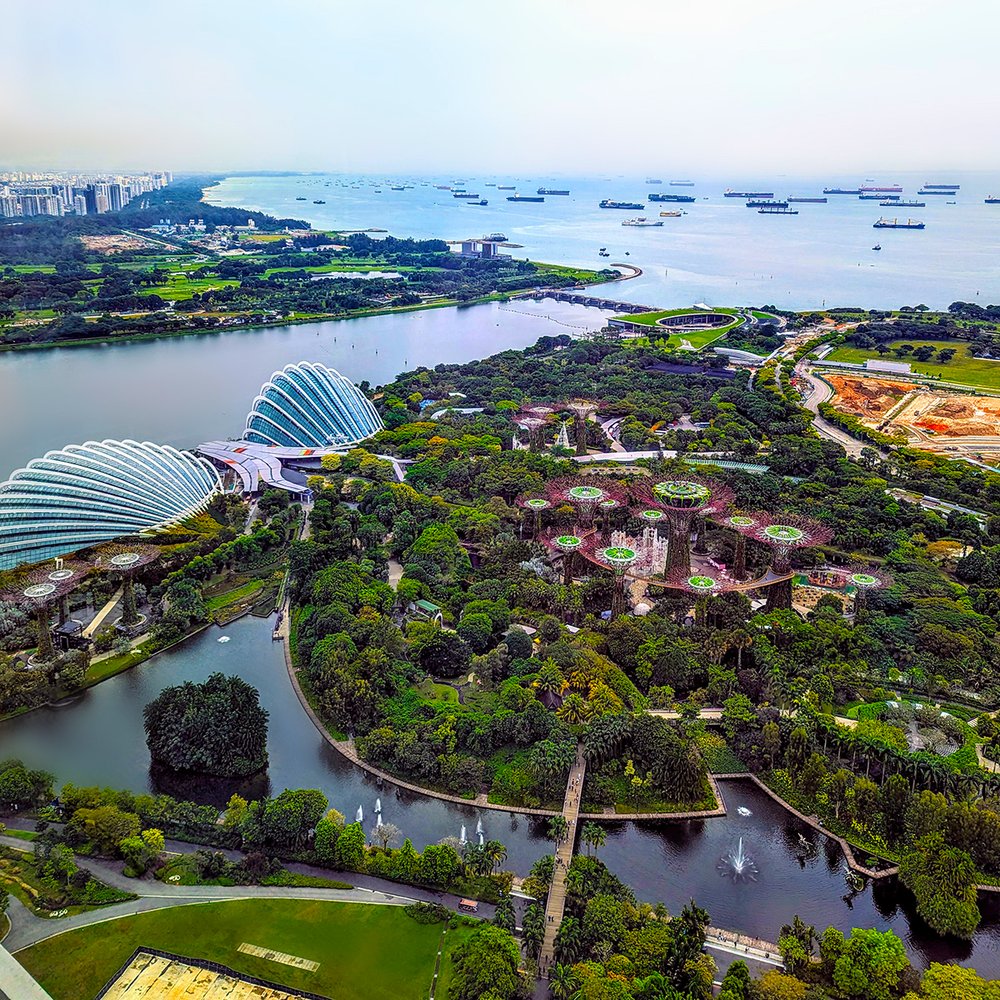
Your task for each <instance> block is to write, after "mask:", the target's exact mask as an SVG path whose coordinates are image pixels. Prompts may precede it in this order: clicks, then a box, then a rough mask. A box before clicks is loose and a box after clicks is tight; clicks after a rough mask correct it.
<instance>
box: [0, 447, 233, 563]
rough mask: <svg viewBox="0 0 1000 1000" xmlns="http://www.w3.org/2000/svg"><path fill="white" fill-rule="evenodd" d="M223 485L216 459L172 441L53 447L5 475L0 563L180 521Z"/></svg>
mask: <svg viewBox="0 0 1000 1000" xmlns="http://www.w3.org/2000/svg"><path fill="white" fill-rule="evenodd" d="M219 489H220V482H219V475H218V473H217V472H216V471H215V467H214V466H213V465H212V464H211V462H208V461H207V460H205V459H203V458H197V457H195V456H194V455H191V454H189V453H188V452H182V451H178V450H177V449H176V448H172V447H170V446H169V445H158V444H152V443H150V442H149V441H143V442H138V441H129V440H126V441H110V440H109V441H88V442H86V443H85V444H81V445H68V446H67V447H66V448H63V449H62V450H61V451H50V452H49V453H48V454H47V455H45V456H44V457H43V458H36V459H34V460H33V461H31V462H29V463H28V465H27V467H26V468H24V469H19V470H18V471H17V472H15V473H13V474H12V475H11V477H10V479H8V480H7V481H6V482H4V483H0V570H4V569H13V568H14V567H15V566H18V565H20V564H22V563H35V562H40V561H42V560H43V559H52V558H54V557H56V556H60V555H66V554H67V553H70V552H75V551H77V550H78V549H82V548H87V547H88V546H91V545H96V544H98V543H100V542H107V541H111V540H112V539H114V538H119V537H120V536H122V535H134V534H140V533H147V532H152V531H156V530H158V529H160V528H164V527H167V526H169V525H172V524H177V523H179V522H181V521H184V520H185V519H187V518H188V517H190V516H192V515H193V514H196V513H199V512H200V511H203V510H204V509H205V508H206V507H207V506H208V502H209V501H210V500H211V498H212V496H213V495H214V494H215V493H217V492H218V491H219Z"/></svg>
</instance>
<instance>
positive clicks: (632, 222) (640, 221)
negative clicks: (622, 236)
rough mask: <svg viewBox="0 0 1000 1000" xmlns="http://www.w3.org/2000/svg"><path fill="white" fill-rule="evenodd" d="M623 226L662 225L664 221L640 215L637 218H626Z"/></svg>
mask: <svg viewBox="0 0 1000 1000" xmlns="http://www.w3.org/2000/svg"><path fill="white" fill-rule="evenodd" d="M622 225H623V226H662V225H663V223H662V222H660V220H659V219H647V218H646V216H644V215H640V216H638V217H637V218H635V219H625V220H623V222H622Z"/></svg>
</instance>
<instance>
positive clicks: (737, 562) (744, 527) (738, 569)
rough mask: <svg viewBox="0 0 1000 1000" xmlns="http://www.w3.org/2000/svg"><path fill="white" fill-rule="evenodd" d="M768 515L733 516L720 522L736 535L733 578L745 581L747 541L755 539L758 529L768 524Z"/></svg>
mask: <svg viewBox="0 0 1000 1000" xmlns="http://www.w3.org/2000/svg"><path fill="white" fill-rule="evenodd" d="M767 520H768V517H767V515H766V514H731V515H730V516H728V517H724V518H722V519H721V520H720V521H719V524H721V525H722V526H723V527H724V528H731V529H732V530H733V531H735V532H736V533H737V534H736V553H735V555H734V557H733V576H734V577H735V578H736V579H737V580H745V579H746V576H747V539H748V538H754V537H756V536H755V534H754V533H755V532H756V531H757V528H758V527H759V526H760V525H762V524H766V523H767Z"/></svg>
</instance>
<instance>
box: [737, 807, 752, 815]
mask: <svg viewBox="0 0 1000 1000" xmlns="http://www.w3.org/2000/svg"><path fill="white" fill-rule="evenodd" d="M736 811H737V812H738V813H739V814H740V815H741V816H752V815H753V813H752V812H751V811H750V810H749V809H747V807H746V806H737V807H736Z"/></svg>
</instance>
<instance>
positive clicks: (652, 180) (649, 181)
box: [646, 177, 663, 184]
mask: <svg viewBox="0 0 1000 1000" xmlns="http://www.w3.org/2000/svg"><path fill="white" fill-rule="evenodd" d="M646 183H647V184H662V183H663V181H661V180H660V178H659V177H647V178H646Z"/></svg>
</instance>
